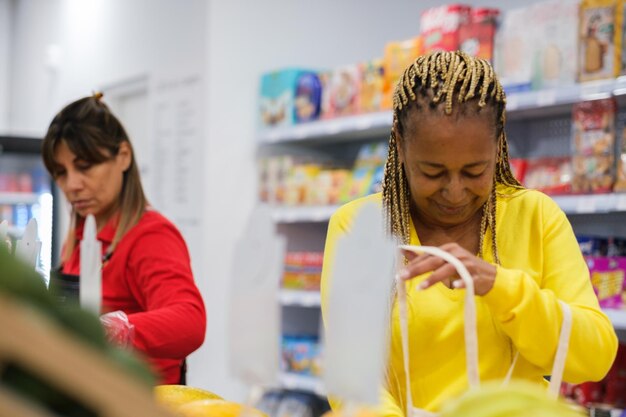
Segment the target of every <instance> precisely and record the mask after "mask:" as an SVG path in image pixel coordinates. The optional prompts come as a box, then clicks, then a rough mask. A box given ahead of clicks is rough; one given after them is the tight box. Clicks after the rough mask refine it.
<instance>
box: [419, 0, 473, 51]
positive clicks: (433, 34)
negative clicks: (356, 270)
mask: <svg viewBox="0 0 626 417" xmlns="http://www.w3.org/2000/svg"><path fill="white" fill-rule="evenodd" d="M470 11H471V7H470V6H467V5H465V4H451V5H446V6H438V7H432V8H430V9H428V10H426V11H424V12H423V13H422V16H421V18H420V34H421V35H422V37H423V38H424V52H426V53H428V52H432V51H456V50H457V49H459V47H460V45H461V43H460V38H459V35H460V28H461V27H462V26H464V25H467V24H468V23H469V21H470Z"/></svg>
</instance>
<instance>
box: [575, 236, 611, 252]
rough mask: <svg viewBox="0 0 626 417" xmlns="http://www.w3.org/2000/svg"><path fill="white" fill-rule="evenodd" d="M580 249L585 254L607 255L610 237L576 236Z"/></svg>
mask: <svg viewBox="0 0 626 417" xmlns="http://www.w3.org/2000/svg"><path fill="white" fill-rule="evenodd" d="M576 240H578V245H579V246H580V251H581V252H582V254H583V255H584V256H595V257H600V256H607V255H608V253H609V239H608V238H606V237H597V236H576Z"/></svg>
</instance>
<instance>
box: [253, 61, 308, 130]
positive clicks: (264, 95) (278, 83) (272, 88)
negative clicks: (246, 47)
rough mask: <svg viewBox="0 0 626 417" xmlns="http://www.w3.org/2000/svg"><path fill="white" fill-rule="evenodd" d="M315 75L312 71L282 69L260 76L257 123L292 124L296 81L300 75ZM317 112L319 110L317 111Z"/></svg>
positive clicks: (265, 124) (296, 88)
mask: <svg viewBox="0 0 626 417" xmlns="http://www.w3.org/2000/svg"><path fill="white" fill-rule="evenodd" d="M310 76H316V75H315V72H313V71H306V70H301V69H293V68H289V69H283V70H280V71H273V72H269V73H267V74H264V75H263V76H262V77H261V87H260V97H259V125H260V127H261V128H268V127H276V126H286V125H292V124H294V123H295V122H296V121H297V119H298V117H297V115H296V98H297V94H298V82H299V80H300V79H301V78H302V77H310ZM318 114H319V111H318Z"/></svg>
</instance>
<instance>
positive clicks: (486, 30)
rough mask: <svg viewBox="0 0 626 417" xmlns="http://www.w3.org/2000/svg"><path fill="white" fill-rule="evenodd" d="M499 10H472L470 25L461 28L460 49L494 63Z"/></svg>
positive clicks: (486, 8) (484, 8)
mask: <svg viewBox="0 0 626 417" xmlns="http://www.w3.org/2000/svg"><path fill="white" fill-rule="evenodd" d="M499 15H500V10H499V9H493V8H488V7H479V8H476V9H472V11H471V13H470V19H469V22H468V24H466V25H462V26H461V27H460V28H459V42H460V49H461V50H462V51H463V52H466V53H468V54H469V55H472V56H475V57H478V58H482V59H486V60H487V61H489V62H493V51H494V37H495V35H496V28H497V19H498V16H499Z"/></svg>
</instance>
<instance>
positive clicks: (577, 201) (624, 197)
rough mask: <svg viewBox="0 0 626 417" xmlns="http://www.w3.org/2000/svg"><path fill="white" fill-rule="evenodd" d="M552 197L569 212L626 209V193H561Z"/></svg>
mask: <svg viewBox="0 0 626 417" xmlns="http://www.w3.org/2000/svg"><path fill="white" fill-rule="evenodd" d="M552 199H553V200H554V201H555V202H556V203H557V204H558V205H559V207H561V209H562V210H563V211H564V212H565V213H567V214H593V213H613V212H619V211H626V194H619V193H614V194H590V195H561V196H553V197H552Z"/></svg>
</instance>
